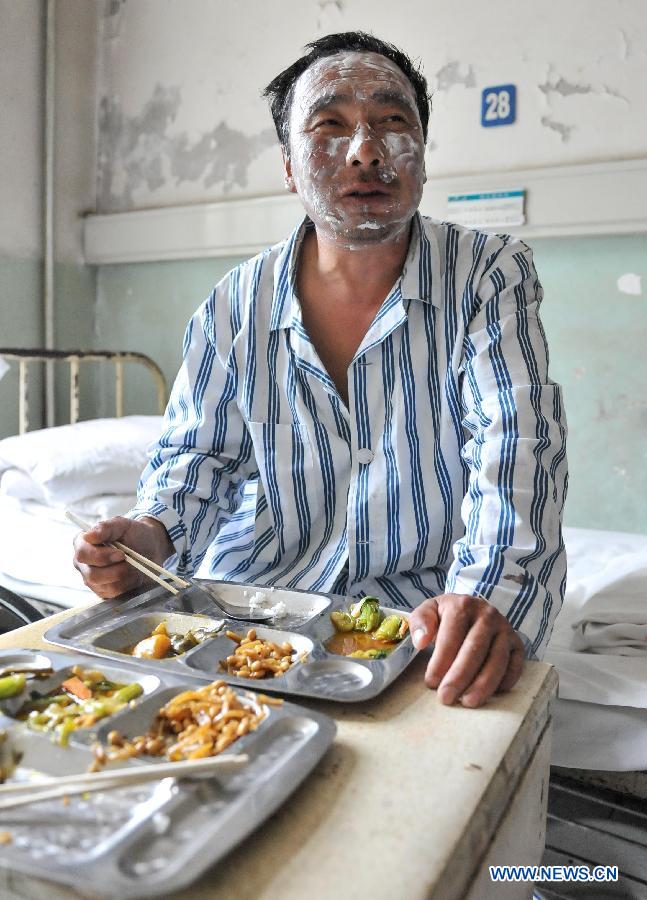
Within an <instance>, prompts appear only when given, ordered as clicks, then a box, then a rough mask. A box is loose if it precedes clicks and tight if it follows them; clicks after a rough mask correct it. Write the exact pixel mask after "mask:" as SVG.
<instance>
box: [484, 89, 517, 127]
mask: <svg viewBox="0 0 647 900" xmlns="http://www.w3.org/2000/svg"><path fill="white" fill-rule="evenodd" d="M516 116H517V87H516V85H514V84H499V85H496V86H495V87H487V88H484V89H483V93H482V94H481V125H482V126H483V127H484V128H492V127H493V126H494V125H512V123H513V122H514V120H515V118H516Z"/></svg>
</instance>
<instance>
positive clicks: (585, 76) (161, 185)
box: [98, 0, 647, 211]
mask: <svg viewBox="0 0 647 900" xmlns="http://www.w3.org/2000/svg"><path fill="white" fill-rule="evenodd" d="M104 9H105V15H104V17H103V19H102V30H101V50H102V68H101V78H100V86H99V89H100V99H99V103H100V119H99V126H100V142H99V153H100V155H99V196H98V203H99V208H100V209H101V210H103V211H111V210H126V209H131V208H138V207H148V206H160V205H172V204H176V203H193V202H201V201H204V200H217V199H221V198H231V197H239V196H254V195H263V194H268V193H276V192H278V193H280V192H282V191H283V182H282V177H281V172H280V165H279V154H278V149H277V146H276V141H275V138H274V133H273V129H272V123H271V120H270V116H269V113H268V111H267V108H266V103H265V101H264V100H263V99H262V98H261V97H260V91H261V89H262V88H263V86H264V85H265V84H267V82H268V81H269V80H270V79H271V78H272V77H273V76H274V75H276V74H277V72H278V71H280V70H281V69H282V68H283V67H285V66H286V65H288V64H289V63H291V62H292V61H293V60H294V59H295V58H297V56H298V55H300V52H301V47H302V46H303V44H304V43H305V42H306V41H309V40H313V39H314V38H316V37H318V36H321V35H323V34H326V33H329V32H334V31H343V30H348V29H355V28H364V29H368V30H371V31H372V32H373V33H375V34H376V35H378V36H382V37H384V38H386V39H388V40H391V41H393V42H394V43H396V44H398V45H400V46H401V47H403V48H404V49H405V50H406V51H407V52H408V53H410V54H411V55H412V56H414V57H419V58H420V59H421V61H422V64H423V67H424V71H425V73H426V75H427V78H428V80H429V84H430V87H431V88H432V89H433V92H434V99H433V103H434V112H433V117H432V126H431V133H430V142H429V150H428V170H429V175H430V177H434V176H437V177H440V176H445V175H454V174H459V173H469V172H474V171H478V172H485V171H493V170H499V169H508V168H512V169H518V168H523V167H534V166H544V165H546V166H555V165H559V164H566V163H575V162H585V161H597V160H608V159H617V158H623V157H631V156H642V155H644V154H645V148H646V147H647V116H646V115H645V109H646V108H647V104H646V103H645V99H646V98H645V94H646V92H647V88H646V85H647V11H646V8H645V3H644V2H643V0H607V2H604V3H600V2H595V0H568V2H564V0H541V2H540V3H538V2H536V0H491V2H489V3H483V2H481V0H462V2H460V3H457V2H456V0H402V2H400V3H390V2H389V3H387V2H377V3H376V2H369V0H270V2H265V3H262V2H260V0H246V2H244V0H135V2H133V0H110V2H107V3H106V5H105V7H104ZM508 82H512V83H515V84H516V85H517V90H518V106H519V110H518V120H517V124H516V125H515V126H514V127H512V128H489V129H484V128H482V127H481V125H480V103H481V90H482V89H483V88H484V87H487V86H491V85H496V84H502V83H508Z"/></svg>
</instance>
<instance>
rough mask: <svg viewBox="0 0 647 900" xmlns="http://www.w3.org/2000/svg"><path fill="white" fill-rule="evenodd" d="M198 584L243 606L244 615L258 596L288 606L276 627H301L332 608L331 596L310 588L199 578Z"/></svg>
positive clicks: (272, 604) (262, 601)
mask: <svg viewBox="0 0 647 900" xmlns="http://www.w3.org/2000/svg"><path fill="white" fill-rule="evenodd" d="M194 583H195V584H197V585H198V586H199V587H200V588H201V589H202V590H203V591H205V592H206V593H207V594H208V595H213V597H214V598H215V600H216V602H217V601H218V599H219V598H222V600H224V601H225V603H227V604H229V605H231V606H232V607H238V608H240V612H241V614H242V615H245V614H246V613H248V612H249V602H250V599H251V598H253V597H256V598H257V599H258V602H259V603H260V604H262V606H264V607H267V608H272V607H275V606H276V605H277V604H284V605H285V613H284V614H283V615H281V616H279V617H277V618H276V619H275V620H274V622H273V624H274V627H276V628H283V629H289V628H297V627H301V626H302V625H305V624H306V623H307V622H310V621H312V620H313V619H316V618H317V617H318V616H320V615H322V613H324V612H326V610H327V609H329V608H330V605H331V601H330V598H329V597H327V596H326V595H325V594H316V593H310V592H309V591H293V590H288V589H286V588H281V587H265V586H262V585H253V584H233V583H232V582H226V581H206V580H202V579H196V580H195V582H194Z"/></svg>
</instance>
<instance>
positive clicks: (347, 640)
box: [324, 631, 402, 656]
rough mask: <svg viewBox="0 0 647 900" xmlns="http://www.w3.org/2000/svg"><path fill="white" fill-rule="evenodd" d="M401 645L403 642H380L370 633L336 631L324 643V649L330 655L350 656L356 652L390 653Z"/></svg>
mask: <svg viewBox="0 0 647 900" xmlns="http://www.w3.org/2000/svg"><path fill="white" fill-rule="evenodd" d="M401 643H402V642H401V641H380V640H378V639H377V638H374V637H373V635H372V634H371V633H370V632H368V634H367V633H366V632H364V631H336V632H335V633H334V634H333V636H332V637H329V638H328V640H327V641H325V642H324V647H325V648H326V650H328V651H330V653H338V654H339V655H340V656H349V655H350V654H351V653H354V652H355V650H386V652H387V653H389V652H390V651H391V650H394V649H395V648H396V647H397V646H398V645H399V644H401Z"/></svg>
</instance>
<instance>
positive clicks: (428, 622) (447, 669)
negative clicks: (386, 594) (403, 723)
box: [409, 594, 524, 706]
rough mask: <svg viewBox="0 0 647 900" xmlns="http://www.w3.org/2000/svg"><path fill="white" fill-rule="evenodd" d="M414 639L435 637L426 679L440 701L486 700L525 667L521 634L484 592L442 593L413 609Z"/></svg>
mask: <svg viewBox="0 0 647 900" xmlns="http://www.w3.org/2000/svg"><path fill="white" fill-rule="evenodd" d="M409 627H410V629H411V636H412V639H413V643H414V645H415V646H416V647H417V648H418V649H419V650H422V649H423V648H424V647H426V646H427V645H428V644H430V643H431V642H432V641H434V640H435V646H434V650H433V653H432V656H431V660H430V661H429V665H428V666H427V671H426V673H425V682H426V684H427V685H428V687H430V688H434V689H437V690H438V697H439V699H440V701H441V703H444V704H446V705H447V706H451V704H452V703H454V702H455V701H456V700H457V699H459V698H460V701H461V703H462V705H463V706H482V705H483V704H484V703H485V701H486V700H488V699H489V698H490V697H491V696H492V694H494V693H495V692H496V691H509V690H510V689H511V688H512V686H513V685H514V684H515V683H516V682H517V680H518V678H519V676H520V675H521V672H522V671H523V662H524V646H523V643H522V641H521V638H520V637H519V635H518V634H517V633H516V631H515V630H514V628H513V627H512V626H511V625H510V623H509V622H508V620H507V619H506V618H505V617H504V616H502V615H501V613H500V612H499V611H498V610H496V609H495V608H494V607H493V606H491V605H490V604H489V603H488V602H487V601H486V600H483V598H482V597H470V596H469V595H467V594H440V595H439V596H438V597H433V598H431V599H429V600H425V601H424V602H423V603H421V604H420V606H418V607H417V608H416V609H415V610H414V611H413V612H412V614H411V616H410V618H409Z"/></svg>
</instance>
